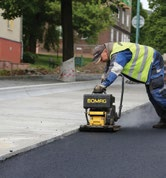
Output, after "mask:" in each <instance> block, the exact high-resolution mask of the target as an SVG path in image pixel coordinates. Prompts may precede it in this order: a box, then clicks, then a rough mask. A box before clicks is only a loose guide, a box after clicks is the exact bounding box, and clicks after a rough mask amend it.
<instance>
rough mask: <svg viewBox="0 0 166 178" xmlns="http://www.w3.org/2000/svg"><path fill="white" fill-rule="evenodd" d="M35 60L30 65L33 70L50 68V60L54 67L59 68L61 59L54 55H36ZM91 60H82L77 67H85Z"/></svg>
mask: <svg viewBox="0 0 166 178" xmlns="http://www.w3.org/2000/svg"><path fill="white" fill-rule="evenodd" d="M36 56H37V57H36V60H35V63H34V64H31V66H32V67H35V68H46V69H48V68H50V65H49V61H50V59H52V60H53V62H54V64H55V67H57V66H60V65H61V64H62V57H61V56H56V55H44V54H38V55H36ZM91 61H92V60H91V59H90V58H84V57H83V58H82V61H81V63H80V64H81V65H78V66H79V67H81V66H85V65H86V64H88V63H89V62H91Z"/></svg>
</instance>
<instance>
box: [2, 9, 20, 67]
mask: <svg viewBox="0 0 166 178" xmlns="http://www.w3.org/2000/svg"><path fill="white" fill-rule="evenodd" d="M1 14H2V10H1V9H0V24H1V27H0V61H6V62H11V63H15V64H19V63H20V62H21V58H22V19H21V18H17V19H14V20H5V19H3V17H2V16H1Z"/></svg>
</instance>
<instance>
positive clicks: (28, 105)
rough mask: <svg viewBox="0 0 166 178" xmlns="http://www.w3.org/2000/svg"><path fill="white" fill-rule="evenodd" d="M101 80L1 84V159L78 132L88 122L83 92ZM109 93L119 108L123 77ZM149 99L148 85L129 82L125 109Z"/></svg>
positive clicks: (126, 86)
mask: <svg viewBox="0 0 166 178" xmlns="http://www.w3.org/2000/svg"><path fill="white" fill-rule="evenodd" d="M0 83H1V82H0ZM98 83H99V80H92V81H80V82H71V83H65V82H63V83H62V82H56V83H54V82H52V83H46V84H35V85H25V84H24V85H17V86H15V85H12V87H9V86H7V85H6V87H2V86H1V88H0V100H1V102H0V108H1V109H0V160H4V159H6V158H8V157H11V156H13V155H15V154H18V153H21V152H24V151H27V150H30V149H32V148H35V147H38V146H40V145H43V144H46V143H49V142H51V141H54V140H56V139H58V138H61V137H64V136H66V135H68V134H71V133H73V132H76V131H78V128H79V126H80V125H81V124H85V123H86V119H85V116H84V109H83V95H84V94H89V93H91V92H92V89H93V88H94V86H95V85H96V84H98ZM107 93H110V94H113V95H114V96H115V98H116V105H117V110H118V109H119V108H118V106H119V101H120V94H121V80H120V79H118V80H117V81H116V82H115V83H114V84H113V85H112V86H111V87H109V88H108V89H107ZM147 102H148V97H147V94H146V92H145V86H144V85H142V84H125V92H124V102H123V108H122V112H125V111H128V110H131V109H133V108H135V107H137V106H140V105H143V104H145V103H147ZM121 119H123V116H122V118H121Z"/></svg>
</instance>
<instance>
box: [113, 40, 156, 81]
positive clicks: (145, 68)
mask: <svg viewBox="0 0 166 178" xmlns="http://www.w3.org/2000/svg"><path fill="white" fill-rule="evenodd" d="M126 49H129V50H130V51H131V52H132V58H131V60H130V61H129V62H128V63H127V64H126V65H125V66H124V68H123V71H122V73H123V74H125V75H127V76H130V77H132V78H134V79H136V80H138V81H141V82H146V81H147V78H148V73H149V69H150V66H151V63H152V61H153V54H154V49H153V48H151V47H148V46H143V45H139V44H135V43H128V42H120V43H114V45H113V49H112V52H111V54H110V55H112V54H115V53H117V52H120V51H123V50H126Z"/></svg>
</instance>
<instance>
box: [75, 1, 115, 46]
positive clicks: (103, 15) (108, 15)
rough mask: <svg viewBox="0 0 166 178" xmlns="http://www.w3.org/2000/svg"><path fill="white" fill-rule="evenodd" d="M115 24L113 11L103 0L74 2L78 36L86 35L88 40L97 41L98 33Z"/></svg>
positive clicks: (90, 41)
mask: <svg viewBox="0 0 166 178" xmlns="http://www.w3.org/2000/svg"><path fill="white" fill-rule="evenodd" d="M111 24H113V18H112V12H111V9H110V8H109V7H105V6H103V5H101V2H98V3H94V2H93V1H92V2H87V3H81V2H78V1H75V2H73V28H74V30H75V31H76V34H77V35H78V37H79V38H80V37H84V38H85V37H86V39H87V42H89V43H95V42H96V41H97V37H98V34H99V33H100V32H101V31H102V30H103V29H105V28H107V27H109V26H110V25H111Z"/></svg>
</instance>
